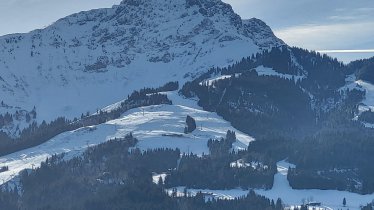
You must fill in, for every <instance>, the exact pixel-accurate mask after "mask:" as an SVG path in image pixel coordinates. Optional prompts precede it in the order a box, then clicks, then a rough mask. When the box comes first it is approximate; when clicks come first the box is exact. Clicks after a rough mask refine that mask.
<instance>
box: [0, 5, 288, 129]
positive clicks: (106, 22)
mask: <svg viewBox="0 0 374 210" xmlns="http://www.w3.org/2000/svg"><path fill="white" fill-rule="evenodd" d="M280 45H284V43H283V42H282V41H281V40H279V39H278V38H276V37H275V36H274V34H273V32H272V31H271V29H270V28H269V27H268V26H267V25H266V24H265V23H263V22H262V21H261V20H258V19H250V20H245V21H243V20H241V18H240V17H239V16H238V15H236V14H235V13H234V12H233V10H232V8H231V6H229V5H228V4H225V3H223V2H221V1H220V0H202V1H191V0H124V1H123V2H122V3H121V4H120V5H116V6H113V7H112V8H108V9H98V10H91V11H87V12H80V13H78V14H74V15H71V16H68V17H66V18H63V19H61V20H59V21H57V22H56V23H54V24H52V25H51V26H49V27H47V28H45V29H42V30H35V31H32V32H30V33H27V34H13V35H6V36H2V37H0V97H1V98H2V99H4V100H5V102H6V103H7V104H9V105H10V106H12V107H18V109H25V110H31V109H32V108H33V106H36V111H37V113H38V115H37V120H38V121H39V122H40V121H42V120H47V121H50V120H53V119H55V118H56V117H58V116H66V117H68V118H70V119H72V118H74V117H78V116H80V114H81V113H83V112H86V111H90V112H91V113H92V112H94V111H96V109H97V108H100V107H104V106H105V105H108V104H112V103H114V102H116V101H119V100H120V99H122V98H124V97H126V96H127V95H128V94H129V93H131V92H132V91H133V90H135V89H140V88H142V87H144V86H147V87H149V86H153V87H156V86H159V85H162V84H164V83H166V82H169V81H180V82H181V83H182V82H183V81H186V80H188V79H189V78H192V77H194V76H196V75H198V74H199V73H200V72H202V71H205V70H206V69H207V68H210V67H212V66H227V65H229V64H232V63H233V62H235V61H238V60H240V59H241V58H242V57H246V56H249V55H251V54H252V53H256V52H259V51H262V50H263V49H269V48H270V47H274V46H280ZM227 52H230V53H227ZM0 111H1V112H2V113H5V112H7V111H9V112H14V110H7V109H5V110H4V109H1V110H0Z"/></svg>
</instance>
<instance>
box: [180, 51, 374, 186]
mask: <svg viewBox="0 0 374 210" xmlns="http://www.w3.org/2000/svg"><path fill="white" fill-rule="evenodd" d="M366 62H368V61H366ZM359 64H360V65H361V64H362V63H359V62H358V63H356V64H351V65H349V66H345V65H343V64H342V63H340V62H338V61H336V59H332V58H330V57H328V56H325V55H323V56H322V55H320V54H318V53H315V52H309V51H306V50H302V49H298V48H282V49H273V50H272V51H269V52H264V53H263V54H257V55H256V56H251V57H248V58H246V59H243V60H242V61H241V62H239V63H237V64H235V65H233V66H229V67H227V68H223V69H219V68H218V69H211V70H210V71H208V72H207V73H206V74H204V75H202V76H201V77H200V78H197V79H196V80H195V81H192V82H188V83H187V84H185V85H184V87H183V88H182V90H181V93H182V94H183V95H185V96H187V97H192V96H197V97H198V99H199V105H201V106H202V107H203V108H204V109H206V110H209V111H216V112H217V113H218V114H219V115H221V116H223V117H224V118H225V119H226V120H228V121H230V122H231V123H232V124H233V125H234V126H235V127H236V128H238V129H239V130H241V131H244V132H246V133H248V134H251V135H254V136H255V137H257V140H256V141H255V142H253V143H251V145H250V146H249V147H248V149H249V151H252V152H258V153H263V154H266V156H268V157H271V158H272V159H275V160H282V159H284V158H288V159H289V160H290V161H291V162H292V163H295V164H296V165H297V168H296V169H295V170H291V171H290V174H289V177H288V178H289V180H290V184H291V186H293V187H295V188H300V189H303V188H319V189H339V190H349V191H355V192H360V193H372V192H374V185H373V184H372V183H373V181H374V180H373V179H372V178H371V177H374V171H373V170H371V166H370V165H371V163H372V162H373V161H374V160H373V158H372V154H374V141H373V140H372V136H374V131H373V130H372V129H369V128H365V127H363V125H362V124H361V123H360V121H354V120H352V119H353V118H354V117H355V114H356V113H358V105H359V103H360V102H361V101H362V100H363V98H364V97H365V92H363V91H362V90H359V89H350V90H349V89H344V88H342V87H343V85H345V78H346V76H347V75H348V74H352V72H349V70H348V69H349V68H352V66H353V65H356V66H358V65H359ZM258 66H265V67H269V68H272V69H274V70H275V71H277V72H278V73H282V74H283V75H287V77H286V76H284V77H282V76H280V75H259V73H258V72H257V70H256V67H258ZM363 66H367V65H363ZM360 71H361V70H359V71H357V72H356V73H357V74H360ZM219 74H225V75H231V76H226V77H224V78H220V79H217V80H213V81H211V82H206V81H209V78H210V77H212V76H214V75H219ZM300 76H301V77H302V78H301V79H296V78H297V77H300ZM365 77H366V76H365ZM213 78H214V77H213ZM371 115H372V113H371V112H369V111H368V112H364V113H363V114H362V115H360V116H359V120H362V121H365V122H372V118H373V117H372V116H371ZM336 168H338V169H341V170H342V171H344V173H342V172H337V171H336ZM329 180H330V181H329ZM352 180H355V181H352Z"/></svg>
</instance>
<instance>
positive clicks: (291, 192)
mask: <svg viewBox="0 0 374 210" xmlns="http://www.w3.org/2000/svg"><path fill="white" fill-rule="evenodd" d="M288 167H291V168H292V167H295V166H294V165H292V164H290V163H287V162H286V161H280V162H278V163H277V170H278V173H277V174H276V175H275V176H274V185H273V188H272V189H270V190H263V189H255V192H256V193H257V194H260V195H263V196H265V197H267V198H270V199H273V200H274V201H276V200H277V199H278V198H281V199H282V201H283V202H284V204H285V205H286V206H288V207H291V206H297V205H300V204H302V203H303V201H304V202H308V201H309V202H312V201H314V202H321V204H322V206H323V207H324V208H325V209H327V210H330V209H333V210H338V209H344V210H347V209H350V210H360V209H361V208H360V206H361V205H366V204H368V203H370V202H372V201H373V199H374V194H371V195H360V194H356V193H351V192H347V191H338V190H317V189H312V190H295V189H292V188H291V186H290V185H289V182H288V180H287V173H288ZM183 190H184V187H178V188H177V191H178V193H177V195H179V196H183ZM167 192H168V193H169V194H171V192H172V189H168V190H167ZM187 192H188V193H190V194H191V195H196V193H198V192H203V193H204V194H205V195H208V197H209V198H216V199H229V200H231V199H235V198H239V197H242V196H245V195H247V194H248V193H249V191H248V190H242V189H232V190H209V189H188V190H187ZM343 198H346V200H347V206H346V207H343V206H342V201H343Z"/></svg>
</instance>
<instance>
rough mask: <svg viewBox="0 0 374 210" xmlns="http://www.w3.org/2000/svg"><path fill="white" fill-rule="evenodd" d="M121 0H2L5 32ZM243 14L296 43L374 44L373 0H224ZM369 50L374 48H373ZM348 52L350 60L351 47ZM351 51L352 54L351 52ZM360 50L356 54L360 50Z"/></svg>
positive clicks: (323, 46)
mask: <svg viewBox="0 0 374 210" xmlns="http://www.w3.org/2000/svg"><path fill="white" fill-rule="evenodd" d="M120 1H121V0H0V35H4V34H9V33H17V32H28V31H31V30H33V29H37V28H43V27H45V26H47V25H50V24H51V23H53V22H54V21H56V20H57V19H59V18H62V17H64V16H67V15H69V14H72V13H75V12H79V11H82V10H89V9H94V8H102V7H111V6H112V5H113V4H118V3H119V2H120ZM224 1H225V2H227V3H230V4H231V5H232V6H233V8H234V10H235V11H236V12H237V13H238V14H239V15H240V16H242V18H251V17H256V18H260V19H262V20H264V21H265V22H266V23H267V24H268V25H270V26H271V27H272V29H273V30H274V31H275V34H276V35H277V36H279V37H280V38H282V39H283V40H284V41H285V42H287V43H288V44H289V45H291V46H298V47H303V48H307V49H311V50H352V49H354V50H360V49H366V50H371V49H373V50H372V52H371V53H363V54H362V53H360V56H359V57H368V56H374V1H373V0H354V1H352V0H329V1H326V0H224ZM369 52H370V51H369ZM340 54H344V56H342V59H343V60H345V61H347V60H350V57H352V59H353V57H355V56H353V54H355V53H352V52H349V53H347V52H344V53H338V54H336V53H335V54H334V56H339V55H340ZM349 54H351V55H352V56H349ZM357 55H358V54H356V56H357Z"/></svg>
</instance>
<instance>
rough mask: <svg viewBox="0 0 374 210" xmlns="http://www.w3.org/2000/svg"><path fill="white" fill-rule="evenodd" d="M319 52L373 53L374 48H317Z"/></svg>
mask: <svg viewBox="0 0 374 210" xmlns="http://www.w3.org/2000/svg"><path fill="white" fill-rule="evenodd" d="M317 52H320V53H374V49H361V50H317Z"/></svg>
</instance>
